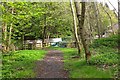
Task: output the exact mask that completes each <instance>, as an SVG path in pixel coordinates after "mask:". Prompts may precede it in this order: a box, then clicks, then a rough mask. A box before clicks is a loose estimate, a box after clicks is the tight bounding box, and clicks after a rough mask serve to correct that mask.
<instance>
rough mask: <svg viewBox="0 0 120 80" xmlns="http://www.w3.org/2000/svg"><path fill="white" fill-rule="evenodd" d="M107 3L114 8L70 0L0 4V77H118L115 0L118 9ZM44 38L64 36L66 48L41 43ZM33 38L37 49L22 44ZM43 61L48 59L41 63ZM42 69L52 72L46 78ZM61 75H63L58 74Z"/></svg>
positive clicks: (119, 15) (119, 17)
mask: <svg viewBox="0 0 120 80" xmlns="http://www.w3.org/2000/svg"><path fill="white" fill-rule="evenodd" d="M108 1H109V0H108ZM109 3H110V4H111V6H112V7H113V8H114V10H110V8H109V6H108V4H107V3H105V4H103V3H102V2H75V1H74V0H70V1H69V2H0V11H1V13H0V21H1V23H0V25H1V26H0V29H1V31H0V32H1V37H0V38H1V39H0V42H1V43H0V50H1V56H0V57H1V63H2V64H0V66H1V75H0V76H1V77H2V78H3V79H4V78H56V76H57V78H114V79H116V78H119V77H120V74H119V68H118V67H119V54H118V53H119V48H120V47H119V44H118V43H119V26H120V13H119V12H120V8H119V7H120V1H118V8H119V9H118V11H117V10H116V8H115V6H114V5H112V3H111V2H110V1H109ZM49 38H62V39H64V38H68V39H67V40H66V41H67V43H66V47H60V46H58V47H54V46H51V45H46V44H49V43H46V42H45V39H49ZM38 39H41V40H42V43H41V44H42V47H41V48H39V49H36V48H32V49H30V50H28V49H26V48H25V46H24V45H25V40H38ZM58 44H59V43H58ZM71 44H72V45H75V46H72V45H71ZM62 45H65V44H64V43H63V44H62ZM49 55H51V56H52V57H51V56H49ZM46 57H49V58H50V59H48V58H46ZM53 57H55V59H54V58H53ZM59 59H60V61H57V60H59ZM47 60H49V61H50V62H49V63H46V62H47ZM41 61H45V63H43V64H42V63H41ZM55 61H56V62H57V63H56V64H58V65H59V67H58V68H57V67H55V66H56V65H55ZM37 62H38V63H37ZM39 64H42V65H39ZM48 64H49V65H48ZM36 66H37V68H36ZM45 66H47V67H45ZM42 67H44V70H43V71H41V70H42V69H40V68H42ZM61 67H62V68H61ZM49 68H52V69H49ZM58 69H61V71H62V70H64V71H63V72H61V71H60V72H59V70H58ZM55 70H56V71H55ZM57 71H58V73H59V74H58V75H57V74H56V72H57ZM47 72H49V73H48V74H53V75H51V76H47V75H46V74H47ZM55 74H56V76H55ZM62 74H65V75H63V76H62V77H61V75H62ZM43 76H44V77H43Z"/></svg>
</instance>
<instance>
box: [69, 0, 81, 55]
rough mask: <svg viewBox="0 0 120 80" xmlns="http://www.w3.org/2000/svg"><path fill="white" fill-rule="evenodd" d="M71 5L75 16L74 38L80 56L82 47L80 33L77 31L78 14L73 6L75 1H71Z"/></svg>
mask: <svg viewBox="0 0 120 80" xmlns="http://www.w3.org/2000/svg"><path fill="white" fill-rule="evenodd" d="M70 5H71V11H72V15H73V24H74V25H73V31H74V37H75V40H76V43H77V48H78V54H79V55H80V52H81V47H80V40H79V38H78V31H77V18H76V14H75V13H76V12H75V8H74V4H73V0H70Z"/></svg>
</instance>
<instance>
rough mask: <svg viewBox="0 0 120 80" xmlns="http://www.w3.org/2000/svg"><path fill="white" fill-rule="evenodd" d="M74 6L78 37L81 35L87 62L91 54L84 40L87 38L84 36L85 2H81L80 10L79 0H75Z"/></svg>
mask: <svg viewBox="0 0 120 80" xmlns="http://www.w3.org/2000/svg"><path fill="white" fill-rule="evenodd" d="M75 8H76V14H77V18H78V25H79V32H80V37H81V40H82V44H83V47H84V50H85V57H86V62H88V61H89V58H90V56H91V54H90V51H89V47H88V44H87V42H86V41H87V40H86V38H85V28H84V20H85V2H81V9H82V10H80V4H79V2H75ZM80 12H81V13H80Z"/></svg>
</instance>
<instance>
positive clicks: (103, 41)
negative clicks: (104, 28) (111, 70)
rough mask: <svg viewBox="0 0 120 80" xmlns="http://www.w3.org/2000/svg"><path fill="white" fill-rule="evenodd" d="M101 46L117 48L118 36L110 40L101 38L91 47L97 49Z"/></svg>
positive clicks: (109, 38)
mask: <svg viewBox="0 0 120 80" xmlns="http://www.w3.org/2000/svg"><path fill="white" fill-rule="evenodd" d="M100 46H105V47H112V48H114V47H117V46H118V36H117V35H114V36H111V37H108V38H101V39H97V40H95V41H94V42H93V44H92V45H91V47H93V48H96V47H100Z"/></svg>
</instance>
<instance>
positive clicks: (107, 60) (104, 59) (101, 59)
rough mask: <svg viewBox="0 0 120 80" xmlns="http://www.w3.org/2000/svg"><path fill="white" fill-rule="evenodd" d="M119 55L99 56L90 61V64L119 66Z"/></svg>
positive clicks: (107, 54)
mask: <svg viewBox="0 0 120 80" xmlns="http://www.w3.org/2000/svg"><path fill="white" fill-rule="evenodd" d="M118 58H119V57H118V54H115V53H105V54H97V55H96V56H93V57H92V58H91V59H90V64H94V65H104V64H106V65H114V64H118Z"/></svg>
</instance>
